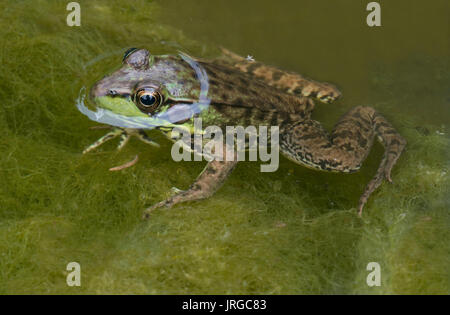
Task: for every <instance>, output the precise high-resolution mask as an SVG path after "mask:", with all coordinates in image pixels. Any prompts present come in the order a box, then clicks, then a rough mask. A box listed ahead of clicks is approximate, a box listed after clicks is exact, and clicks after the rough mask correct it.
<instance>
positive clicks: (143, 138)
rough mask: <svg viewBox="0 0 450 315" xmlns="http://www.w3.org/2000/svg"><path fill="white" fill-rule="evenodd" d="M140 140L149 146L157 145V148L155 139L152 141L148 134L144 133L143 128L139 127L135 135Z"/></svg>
mask: <svg viewBox="0 0 450 315" xmlns="http://www.w3.org/2000/svg"><path fill="white" fill-rule="evenodd" d="M136 136H137V137H138V138H139V139H140V140H141V141H142V142H145V143H147V144H149V145H151V146H154V147H157V148H159V144H158V143H156V142H155V141H153V140H152V139H151V138H150V137H149V136H147V134H146V133H145V131H144V130H141V129H139V131H138V133H137V135H136Z"/></svg>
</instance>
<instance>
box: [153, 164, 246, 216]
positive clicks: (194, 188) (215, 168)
mask: <svg viewBox="0 0 450 315" xmlns="http://www.w3.org/2000/svg"><path fill="white" fill-rule="evenodd" d="M236 164H237V161H216V160H214V161H212V162H209V163H208V164H207V165H206V167H205V168H204V170H203V171H202V172H201V173H200V175H199V176H198V177H197V179H196V180H195V182H194V183H193V184H192V185H191V186H190V187H189V189H187V190H184V191H183V190H182V191H178V192H177V193H176V194H175V195H174V196H172V197H170V198H168V199H166V200H164V201H161V202H159V203H157V204H155V205H153V206H152V207H150V208H148V209H147V210H145V212H144V219H148V218H149V217H150V213H151V212H152V211H153V210H155V209H157V208H161V207H165V208H171V207H172V206H173V205H175V204H177V203H180V202H185V201H193V200H200V199H205V198H208V197H210V196H212V195H213V194H214V193H215V192H216V191H217V190H218V189H219V188H220V187H221V186H222V184H223V183H224V181H225V180H226V179H227V177H228V175H230V173H231V172H232V171H233V169H234V168H235V166H236Z"/></svg>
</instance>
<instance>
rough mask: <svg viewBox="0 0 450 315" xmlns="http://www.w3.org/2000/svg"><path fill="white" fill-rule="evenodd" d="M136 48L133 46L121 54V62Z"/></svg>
mask: <svg viewBox="0 0 450 315" xmlns="http://www.w3.org/2000/svg"><path fill="white" fill-rule="evenodd" d="M136 50H138V49H137V48H134V47H133V48H130V49H128V50H127V51H126V52H125V53H124V54H123V58H122V62H124V61H125V59H127V57H128V56H129V55H131V54H132V53H134V52H135V51H136Z"/></svg>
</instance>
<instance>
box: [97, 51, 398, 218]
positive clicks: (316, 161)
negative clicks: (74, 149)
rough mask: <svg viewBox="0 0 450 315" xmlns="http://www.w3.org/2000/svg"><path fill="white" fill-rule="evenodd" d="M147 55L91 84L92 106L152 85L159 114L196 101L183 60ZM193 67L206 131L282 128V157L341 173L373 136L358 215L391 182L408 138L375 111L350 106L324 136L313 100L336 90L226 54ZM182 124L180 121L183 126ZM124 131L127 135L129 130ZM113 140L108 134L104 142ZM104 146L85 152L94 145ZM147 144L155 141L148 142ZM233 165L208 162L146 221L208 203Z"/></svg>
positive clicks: (132, 57)
mask: <svg viewBox="0 0 450 315" xmlns="http://www.w3.org/2000/svg"><path fill="white" fill-rule="evenodd" d="M149 56H150V54H149V53H148V51H146V50H143V49H141V50H136V51H134V52H131V53H130V54H128V55H126V57H125V58H124V66H123V67H122V68H120V69H119V70H117V71H116V72H114V73H112V74H111V75H109V76H106V77H105V78H103V79H102V80H100V81H99V82H97V83H96V84H95V85H94V86H93V87H92V89H91V92H90V97H91V99H92V100H94V101H95V100H96V99H97V98H98V97H103V96H108V95H109V96H110V97H112V98H113V97H121V98H125V99H127V100H129V102H133V101H131V100H132V99H133V98H132V96H133V95H134V94H135V93H136V91H137V90H139V88H141V87H145V86H152V87H153V88H154V89H157V90H160V91H161V93H162V94H163V95H165V100H166V103H165V104H161V105H168V106H160V108H161V109H162V108H167V107H171V106H176V104H178V103H182V104H186V103H187V104H189V103H194V102H196V101H197V100H198V96H199V83H198V81H197V78H196V76H195V73H193V70H192V68H191V67H190V66H189V65H188V64H187V63H186V62H185V61H183V59H182V58H180V56H151V59H149ZM149 60H150V61H151V62H149ZM197 62H198V63H199V64H200V65H201V66H202V67H203V69H204V70H205V71H206V73H207V75H208V79H209V91H208V97H209V98H210V99H211V105H210V108H209V109H208V111H209V110H210V109H212V110H213V111H214V115H211V116H210V117H212V118H210V120H208V118H207V116H205V118H204V119H203V127H204V128H206V127H207V126H208V125H218V126H220V127H225V126H227V125H228V126H237V125H240V126H244V127H245V126H248V125H254V126H258V125H266V126H279V127H280V151H281V153H282V154H283V155H285V156H286V157H287V158H289V159H290V160H292V161H294V162H295V163H298V164H301V165H304V166H307V167H310V168H314V169H318V170H323V171H333V172H343V173H351V172H355V171H357V170H359V168H360V167H361V164H362V163H363V161H364V160H365V158H366V157H367V155H368V154H369V151H370V148H371V147H372V144H373V141H374V139H375V138H377V139H378V140H379V141H380V142H381V143H382V144H383V146H384V148H385V153H384V155H383V158H382V160H381V163H380V165H379V167H378V170H377V173H376V174H375V176H374V178H373V179H372V180H371V181H370V182H369V183H368V185H367V186H366V188H365V190H364V192H363V194H362V196H361V198H360V200H359V206H358V210H359V213H360V214H361V211H362V209H363V207H364V205H365V204H366V202H367V200H368V198H369V196H370V195H371V193H372V192H373V191H374V190H375V189H376V188H377V187H378V186H379V185H380V184H381V183H382V181H383V180H384V179H386V180H387V181H389V182H390V181H391V177H390V174H391V170H392V167H393V166H394V164H395V163H396V161H397V159H398V158H399V156H400V155H401V153H402V151H403V149H404V147H405V145H406V141H405V139H404V138H403V137H402V136H400V135H399V134H398V132H397V131H396V130H395V129H394V128H393V127H392V125H391V124H390V123H389V122H388V121H387V120H386V119H385V118H384V117H383V116H381V115H380V114H379V113H378V112H376V111H375V110H374V109H373V108H371V107H361V106H360V107H355V108H353V109H351V110H350V111H349V112H348V113H346V114H345V115H344V116H343V117H342V118H341V119H340V120H339V121H338V123H337V124H336V125H335V127H334V128H333V130H332V132H331V133H328V132H327V131H326V130H325V129H324V128H323V127H322V126H321V124H320V123H319V122H317V121H314V120H312V119H311V113H312V111H313V109H314V101H313V100H312V98H317V99H319V100H320V101H322V102H326V103H329V102H332V101H334V100H335V99H336V98H338V97H339V96H340V92H339V90H337V88H336V87H335V86H333V85H332V84H329V83H321V82H317V81H314V80H311V79H307V78H305V77H303V76H301V75H299V74H296V73H292V72H286V71H282V70H279V69H277V68H275V67H271V66H266V65H263V64H261V63H258V62H254V61H251V60H247V59H245V58H243V57H240V56H238V55H236V54H234V53H232V52H229V51H227V50H224V56H223V57H222V58H220V59H218V60H213V61H207V60H197ZM132 106H134V104H133V105H132ZM158 110H159V108H158ZM157 112H158V111H156V112H155V113H153V114H156V113H157ZM150 117H151V115H150ZM202 117H203V116H202ZM179 123H180V124H185V123H186V121H183V122H179ZM157 129H159V130H161V131H162V132H164V133H166V134H170V128H168V127H166V126H161V127H158V128H157ZM127 132H128V134H131V131H130V130H128V131H127ZM117 134H119V133H114V135H117ZM136 134H142V132H137V133H136ZM110 138H111V136H108V135H107V136H105V137H104V140H103V142H104V141H106V140H108V139H110ZM141 138H142V137H141ZM142 139H144V138H142ZM103 142H102V141H100V142H98V143H96V144H94V145H93V146H91V147H90V148H96V147H98V146H99V145H100V144H101V143H103ZM148 142H149V143H152V141H151V140H148ZM89 150H90V149H89ZM236 163H237V162H219V161H213V162H210V163H208V164H207V166H206V167H205V169H204V171H203V172H202V173H201V174H200V175H199V177H198V178H197V179H196V181H195V182H194V183H193V184H192V185H191V186H190V187H189V189H187V190H186V191H181V192H178V193H176V194H175V195H174V196H172V197H170V198H169V199H167V200H165V201H162V202H160V203H158V204H156V205H154V206H152V207H151V208H149V209H148V210H147V211H146V213H145V217H146V218H148V216H149V214H150V213H151V212H152V211H153V210H154V209H157V208H160V207H166V208H170V207H172V206H173V205H175V204H178V203H181V202H185V201H193V200H199V199H204V198H208V197H209V196H211V195H212V194H214V192H215V191H216V190H217V189H219V187H220V186H221V185H222V184H223V182H224V181H225V179H226V178H227V176H228V175H229V174H230V173H231V171H232V170H233V169H234V167H235V166H236Z"/></svg>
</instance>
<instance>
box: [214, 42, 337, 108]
mask: <svg viewBox="0 0 450 315" xmlns="http://www.w3.org/2000/svg"><path fill="white" fill-rule="evenodd" d="M222 52H223V55H224V56H223V58H221V59H219V60H222V61H224V62H225V63H227V62H228V63H231V64H232V65H233V66H234V67H236V68H238V69H239V70H240V71H242V72H245V73H248V74H250V75H252V76H254V77H255V78H258V79H260V80H263V81H264V82H266V83H267V84H269V85H270V86H273V87H276V88H278V89H280V90H282V91H284V92H287V93H290V94H294V95H298V96H306V97H315V98H317V99H319V100H320V101H321V102H324V103H331V102H333V101H335V100H336V99H337V98H339V97H340V96H341V92H340V91H339V90H338V89H337V88H336V87H335V86H334V85H332V84H330V83H326V82H317V81H314V80H311V79H308V78H306V77H304V76H302V75H300V74H298V73H294V72H287V71H283V70H280V69H278V68H276V67H272V66H268V65H265V64H262V63H260V62H255V61H252V60H247V59H246V58H243V57H241V56H239V55H237V54H235V53H233V52H231V51H229V50H227V49H225V48H222ZM227 58H228V60H227Z"/></svg>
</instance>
